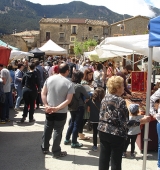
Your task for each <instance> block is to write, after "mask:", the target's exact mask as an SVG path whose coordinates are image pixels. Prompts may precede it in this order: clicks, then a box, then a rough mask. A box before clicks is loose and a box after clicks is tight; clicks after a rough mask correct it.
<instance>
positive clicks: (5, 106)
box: [1, 92, 10, 120]
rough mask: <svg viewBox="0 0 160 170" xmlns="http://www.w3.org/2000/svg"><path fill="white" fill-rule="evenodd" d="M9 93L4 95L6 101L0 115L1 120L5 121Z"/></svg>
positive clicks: (7, 112)
mask: <svg viewBox="0 0 160 170" xmlns="http://www.w3.org/2000/svg"><path fill="white" fill-rule="evenodd" d="M9 93H10V92H7V93H5V95H6V99H5V102H4V104H3V107H2V115H1V120H6V119H9Z"/></svg>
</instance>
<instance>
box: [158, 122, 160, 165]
mask: <svg viewBox="0 0 160 170" xmlns="http://www.w3.org/2000/svg"><path fill="white" fill-rule="evenodd" d="M157 134H158V164H157V165H158V168H160V123H159V122H157Z"/></svg>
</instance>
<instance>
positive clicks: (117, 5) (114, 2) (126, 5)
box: [28, 0, 160, 17]
mask: <svg viewBox="0 0 160 170" xmlns="http://www.w3.org/2000/svg"><path fill="white" fill-rule="evenodd" d="M28 1H31V2H33V3H40V4H42V5H55V4H62V3H69V2H72V1H74V0H58V1H57V2H55V1H53V0H45V1H44V0H28ZM81 1H83V2H85V3H87V4H90V5H98V6H105V7H107V8H109V9H110V10H112V11H114V12H116V13H119V14H129V15H132V16H136V15H143V16H149V17H153V16H154V13H153V11H151V9H150V8H149V5H148V4H147V3H146V1H148V0H146V1H145V0H106V1H104V0H98V1H89V2H88V0H81ZM148 3H149V2H148ZM150 3H151V4H152V5H153V6H155V7H157V8H160V0H150Z"/></svg>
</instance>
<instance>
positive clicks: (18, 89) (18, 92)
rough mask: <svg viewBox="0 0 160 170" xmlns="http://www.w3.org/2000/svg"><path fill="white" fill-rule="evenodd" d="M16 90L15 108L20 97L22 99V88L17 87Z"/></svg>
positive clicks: (18, 103)
mask: <svg viewBox="0 0 160 170" xmlns="http://www.w3.org/2000/svg"><path fill="white" fill-rule="evenodd" d="M16 90H17V96H18V97H17V100H16V105H15V108H18V107H19V105H20V102H21V99H22V88H20V87H17V88H16Z"/></svg>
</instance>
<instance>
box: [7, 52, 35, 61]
mask: <svg viewBox="0 0 160 170" xmlns="http://www.w3.org/2000/svg"><path fill="white" fill-rule="evenodd" d="M27 56H31V57H33V56H34V54H32V53H29V52H24V51H17V50H12V51H11V53H10V58H9V59H10V60H13V59H14V60H15V59H21V58H24V57H27Z"/></svg>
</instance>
